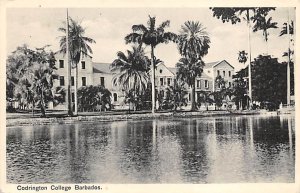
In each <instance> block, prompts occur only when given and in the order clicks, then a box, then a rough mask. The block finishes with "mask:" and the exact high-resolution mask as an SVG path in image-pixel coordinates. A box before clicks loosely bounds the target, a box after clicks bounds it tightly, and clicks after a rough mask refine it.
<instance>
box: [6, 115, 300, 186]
mask: <svg viewBox="0 0 300 193" xmlns="http://www.w3.org/2000/svg"><path fill="white" fill-rule="evenodd" d="M294 132H295V120H294V118H293V117H288V116H285V117H284V116H280V117H279V116H275V117H262V116H247V117H246V116H245V117H240V116H239V117H235V116H227V117H208V118H201V119H199V118H198V119H197V118H190V119H183V118H182V119H176V120H175V119H168V120H161V119H157V120H143V121H118V122H104V123H94V124H74V125H50V126H34V127H30V126H27V127H16V128H8V129H7V181H8V182H9V183H90V182H97V183H235V182H294V175H295V172H294V170H295V142H294V141H295V137H294V136H295V134H294Z"/></svg>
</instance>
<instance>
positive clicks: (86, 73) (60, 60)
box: [49, 53, 94, 110]
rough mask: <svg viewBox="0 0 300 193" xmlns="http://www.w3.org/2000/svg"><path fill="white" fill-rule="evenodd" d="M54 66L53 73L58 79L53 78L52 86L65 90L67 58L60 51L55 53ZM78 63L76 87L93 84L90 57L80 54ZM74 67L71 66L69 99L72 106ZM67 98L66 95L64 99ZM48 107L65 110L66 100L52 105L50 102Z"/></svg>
mask: <svg viewBox="0 0 300 193" xmlns="http://www.w3.org/2000/svg"><path fill="white" fill-rule="evenodd" d="M55 59H56V62H55V67H56V68H57V69H56V70H55V73H56V74H57V75H58V79H57V80H54V83H53V86H54V87H58V86H60V87H63V88H64V89H65V90H67V89H68V88H67V86H68V82H67V81H68V77H67V73H68V68H67V65H68V64H67V60H66V57H65V55H64V54H62V53H56V54H55ZM77 65H78V78H77V80H78V84H77V85H78V88H80V87H82V86H89V85H94V82H93V81H94V80H93V76H94V73H93V62H92V57H91V56H89V55H86V54H82V56H81V59H80V62H79V63H78V64H77ZM74 76H75V69H74V68H71V100H72V103H73V105H72V106H74V100H75V99H74V98H75V95H74V85H75V81H76V80H75V78H74ZM66 100H67V96H66V98H65V101H66ZM49 108H50V109H52V108H54V109H56V110H65V109H66V108H67V105H66V102H64V103H62V104H60V105H57V106H55V107H53V105H52V104H51V103H50V104H49Z"/></svg>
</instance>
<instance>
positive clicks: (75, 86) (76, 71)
mask: <svg viewBox="0 0 300 193" xmlns="http://www.w3.org/2000/svg"><path fill="white" fill-rule="evenodd" d="M77 90H78V64H76V66H75V73H74V105H75V108H74V115H75V116H77V115H78V100H77Z"/></svg>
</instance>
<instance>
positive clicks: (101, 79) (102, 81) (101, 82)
mask: <svg viewBox="0 0 300 193" xmlns="http://www.w3.org/2000/svg"><path fill="white" fill-rule="evenodd" d="M100 85H101V86H105V82H104V77H100Z"/></svg>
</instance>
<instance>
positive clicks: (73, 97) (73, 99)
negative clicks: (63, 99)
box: [71, 92, 75, 102]
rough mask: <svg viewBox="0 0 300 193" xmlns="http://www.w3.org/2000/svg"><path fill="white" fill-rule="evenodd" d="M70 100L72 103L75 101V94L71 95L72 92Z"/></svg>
mask: <svg viewBox="0 0 300 193" xmlns="http://www.w3.org/2000/svg"><path fill="white" fill-rule="evenodd" d="M71 99H72V102H74V101H75V93H73V92H72V97H71Z"/></svg>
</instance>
